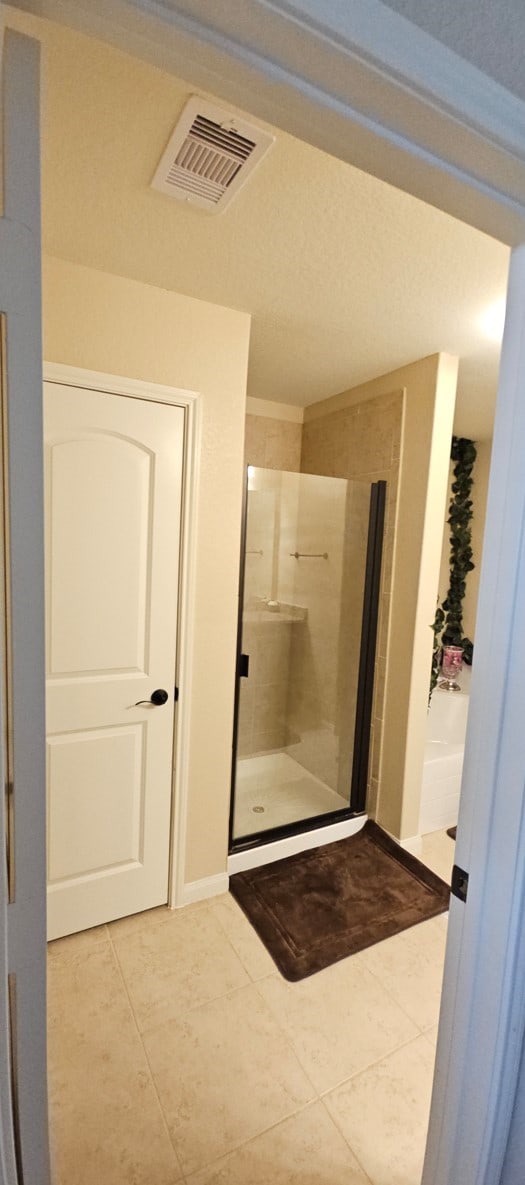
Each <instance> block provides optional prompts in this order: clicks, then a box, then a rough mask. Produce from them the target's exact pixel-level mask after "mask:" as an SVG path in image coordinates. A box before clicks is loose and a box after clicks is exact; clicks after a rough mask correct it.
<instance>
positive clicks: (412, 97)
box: [15, 0, 525, 243]
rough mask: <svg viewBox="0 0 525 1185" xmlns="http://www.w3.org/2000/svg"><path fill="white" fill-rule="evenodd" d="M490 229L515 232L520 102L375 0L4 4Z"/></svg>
mask: <svg viewBox="0 0 525 1185" xmlns="http://www.w3.org/2000/svg"><path fill="white" fill-rule="evenodd" d="M15 2H16V3H17V6H19V7H21V8H23V9H26V10H27V9H29V10H30V11H33V12H34V13H36V14H37V15H38V16H45V17H48V18H49V19H51V20H56V21H59V22H62V23H66V24H70V25H72V26H73V27H74V28H78V29H81V30H82V31H83V32H85V33H88V34H90V35H91V36H95V37H101V38H103V39H105V40H107V41H109V42H110V43H112V44H113V45H116V46H118V48H119V49H121V50H124V51H125V52H127V53H130V54H134V55H136V56H138V57H141V58H142V59H143V60H145V61H150V62H152V63H153V64H154V65H155V67H156V68H158V69H159V68H160V69H165V70H167V71H173V72H174V73H176V74H178V75H179V76H180V77H182V78H185V77H186V78H187V77H191V79H192V87H193V88H195V87H200V88H202V89H204V90H207V91H208V92H209V93H211V94H213V95H214V96H216V97H219V98H221V99H226V100H227V101H228V102H230V103H233V104H235V105H236V106H237V107H238V108H240V109H241V110H244V111H245V112H247V113H249V114H250V115H255V116H256V117H259V118H260V119H262V120H266V121H268V122H270V123H271V124H273V125H274V126H276V127H282V128H284V129H285V130H286V131H288V132H291V133H292V134H293V135H295V136H298V137H299V138H301V139H304V140H306V141H307V142H309V143H312V144H316V145H317V146H318V147H320V148H321V149H323V150H324V151H326V152H330V153H332V154H333V155H334V156H338V157H340V159H342V160H348V161H349V162H350V163H352V164H354V165H356V166H357V167H358V168H361V169H365V170H366V171H368V172H369V173H372V174H373V175H375V176H379V177H382V178H383V180H385V181H387V182H389V184H392V185H398V186H399V187H401V188H405V189H407V190H408V191H409V192H411V193H413V194H415V196H417V197H419V198H421V199H422V200H424V201H430V202H431V203H433V204H437V205H439V206H440V208H441V209H444V210H446V211H447V212H448V213H450V214H453V215H454V216H456V217H458V218H463V220H464V221H466V222H469V223H471V224H472V225H476V226H478V227H479V228H480V229H481V230H484V231H485V232H486V233H488V234H493V235H495V236H496V237H500V238H503V239H504V240H505V241H508V242H512V243H517V242H520V241H522V240H523V238H524V237H525V205H524V201H523V193H524V192H525V104H524V103H523V102H522V101H521V100H520V99H519V98H517V97H516V96H514V95H511V94H510V93H509V92H507V91H506V90H505V88H504V87H501V86H500V85H499V84H498V83H497V82H495V81H494V80H493V79H491V78H489V77H488V76H486V75H484V74H483V73H482V72H481V71H479V70H477V69H476V67H474V66H472V65H471V64H469V63H468V62H467V61H465V60H464V59H462V58H460V57H458V56H457V55H456V54H455V53H454V52H453V51H451V50H450V49H448V48H447V47H446V46H444V45H443V44H442V43H441V42H439V41H437V40H436V39H435V38H433V37H431V36H429V34H427V33H425V32H423V31H422V30H421V29H419V28H417V27H416V26H415V25H414V24H413V23H412V22H411V21H408V20H406V19H405V18H403V17H402V16H400V15H399V14H398V13H395V12H393V11H392V9H390V8H387V7H386V6H385V5H384V4H382V3H381V2H380V0H352V3H351V4H344V3H342V2H341V0H322V2H321V0H244V3H243V6H242V17H241V18H240V16H239V12H238V10H237V7H236V6H235V5H233V7H232V6H231V5H213V6H211V7H210V5H209V3H208V2H207V0H185V3H184V4H183V5H182V4H179V3H177V0H170V2H169V5H168V3H167V2H164V3H163V2H162V0H15Z"/></svg>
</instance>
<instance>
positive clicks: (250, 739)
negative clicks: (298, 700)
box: [237, 415, 302, 757]
mask: <svg viewBox="0 0 525 1185" xmlns="http://www.w3.org/2000/svg"><path fill="white" fill-rule="evenodd" d="M301 444H302V424H297V423H290V422H288V421H286V420H276V419H273V418H271V417H267V416H254V415H247V416H246V441H245V462H246V464H247V465H255V466H260V467H261V468H263V469H276V470H284V471H286V472H288V473H290V472H291V473H298V472H299V467H300V461H301ZM272 493H273V486H272V483H270V482H269V483H268V490H265V489H264V488H261V489H260V490H259V491H258V501H257V500H252V506H251V513H250V526H251V537H250V539H249V540H247V549H248V550H249V552H250V555H247V557H246V565H245V602H246V601H247V600H250V601H253V600H255V599H256V598H258V597H265V596H266V597H272V596H273V597H277V590H276V589H274V588H273V587H272V575H271V554H272V538H273V512H272V511H271V500H272ZM265 501H266V502H267V506H266V507H265ZM259 508H260V513H259ZM268 512H270V513H268ZM260 552H262V554H259V553H260ZM296 628H297V627H296V626H294V625H292V624H291V623H290V622H287V621H283V620H282V619H279V617H278V615H275V616H272V617H271V618H269V617H268V616H267V617H266V619H265V620H258V619H257V615H256V614H253V615H250V619H249V620H246V618H245V624H244V630H243V648H244V650H245V652H246V653H247V654H249V655H250V677H249V679H243V680H241V689H240V691H241V698H240V704H239V727H238V738H237V753H238V756H239V757H248V756H250V755H251V754H252V753H261V752H267V751H268V750H270V749H280V748H283V747H284V745H285V744H286V739H287V725H286V702H287V694H288V678H289V664H290V647H291V639H292V630H293V629H296Z"/></svg>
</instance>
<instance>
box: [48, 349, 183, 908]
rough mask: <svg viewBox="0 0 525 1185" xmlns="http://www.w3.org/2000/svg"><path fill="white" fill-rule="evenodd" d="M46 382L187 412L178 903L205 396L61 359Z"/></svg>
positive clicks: (175, 831)
mask: <svg viewBox="0 0 525 1185" xmlns="http://www.w3.org/2000/svg"><path fill="white" fill-rule="evenodd" d="M44 381H45V382H48V383H60V384H63V385H66V386H72V387H83V388H86V389H87V390H93V391H107V392H108V394H111V395H124V396H127V397H130V398H132V399H145V400H148V401H149V402H151V403H170V404H173V406H174V407H182V408H184V411H185V427H184V476H183V494H182V535H181V539H182V545H181V559H180V566H181V567H180V570H181V578H180V600H179V630H178V645H177V674H176V679H177V685H178V686H179V687H180V688H181V690H182V694H181V695H180V698H179V702H178V704H177V707H176V710H175V722H174V742H173V750H174V769H173V793H172V812H171V828H170V838H169V844H170V871H169V882H168V905H169V906H170V907H171V908H175V907H176V906H178V905H181V904H184V900H185V897H184V895H185V891H186V885H185V877H184V873H185V862H186V832H187V817H188V794H189V746H190V727H191V703H192V695H191V677H192V669H193V644H194V637H195V592H194V590H195V567H196V548H197V493H198V483H199V457H200V434H201V398H200V396H199V394H198V392H196V391H186V390H183V389H182V388H179V387H166V386H163V385H162V384H160V383H148V382H144V381H143V380H142V379H129V378H124V377H123V376H121V375H113V374H103V373H100V372H99V371H94V370H85V369H83V368H82V367H77V366H65V365H62V363H59V362H45V363H44Z"/></svg>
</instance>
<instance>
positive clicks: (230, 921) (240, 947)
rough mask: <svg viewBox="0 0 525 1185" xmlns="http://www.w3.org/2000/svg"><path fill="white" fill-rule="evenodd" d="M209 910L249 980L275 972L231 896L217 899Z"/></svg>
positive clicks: (273, 964)
mask: <svg viewBox="0 0 525 1185" xmlns="http://www.w3.org/2000/svg"><path fill="white" fill-rule="evenodd" d="M210 908H211V910H212V912H213V913H214V914H215V917H216V918H218V920H219V922H220V924H221V926H222V928H223V930H224V931H225V933H226V934H227V936H228V938H229V940H230V942H231V944H232V946H233V947H234V949H235V950H236V951H237V954H238V956H239V958H240V960H241V963H242V964H243V966H244V967H245V968H246V970H247V972H248V975H249V976H250V978H251V979H262V978H263V976H265V975H271V974H272V973H273V972H274V971H275V963H274V961H273V959H272V958H271V956H270V955H269V954H268V951H267V950H266V947H265V946H264V945H263V943H262V942H261V940H260V938H259V936H258V935H257V934H256V932H255V930H254V928H253V926H252V925H250V922H249V921H248V919H247V918H246V917H245V915H244V914H243V912H242V909H241V907H240V906H239V905H237V902H236V901H235V899H234V898H233V897H232V896H231V894H230V893H228V894H227V895H226V896H225V897H219V898H218V899H217V901H216V902H213V903H211V906H210Z"/></svg>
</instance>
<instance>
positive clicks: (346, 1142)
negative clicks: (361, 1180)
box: [319, 1098, 376, 1185]
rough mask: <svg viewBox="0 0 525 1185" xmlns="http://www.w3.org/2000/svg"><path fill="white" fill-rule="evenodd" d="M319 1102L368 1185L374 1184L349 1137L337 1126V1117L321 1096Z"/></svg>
mask: <svg viewBox="0 0 525 1185" xmlns="http://www.w3.org/2000/svg"><path fill="white" fill-rule="evenodd" d="M319 1102H320V1103H321V1105H322V1106H323V1107H324V1110H325V1111H326V1114H327V1115H328V1118H329V1119H330V1120H331V1122H332V1123H333V1125H334V1127H335V1130H336V1131H338V1132H339V1135H340V1136H341V1139H343V1140H344V1142H345V1144H346V1146H347V1148H349V1149H350V1152H351V1153H352V1156H353V1157H354V1158H355V1160H356V1162H357V1164H358V1165H359V1168H360V1169H361V1172H362V1173H363V1176H364V1177H365V1178H366V1181H368V1182H369V1183H370V1185H376V1182H374V1181H373V1180H372V1177H369V1175H368V1173H367V1172H366V1170H365V1167H364V1165H363V1164H362V1163H361V1161H360V1159H359V1157H358V1155H357V1152H356V1151H355V1149H354V1148H352V1145H351V1143H350V1140H349V1139H347V1137H346V1136H345V1133H344V1131H343V1130H342V1128H341V1127H340V1126H339V1124H338V1122H337V1119H336V1118H335V1116H334V1115H331V1114H330V1111H329V1110H328V1107H327V1106H326V1103H325V1100H324V1099H323V1098H320V1099H319Z"/></svg>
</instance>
